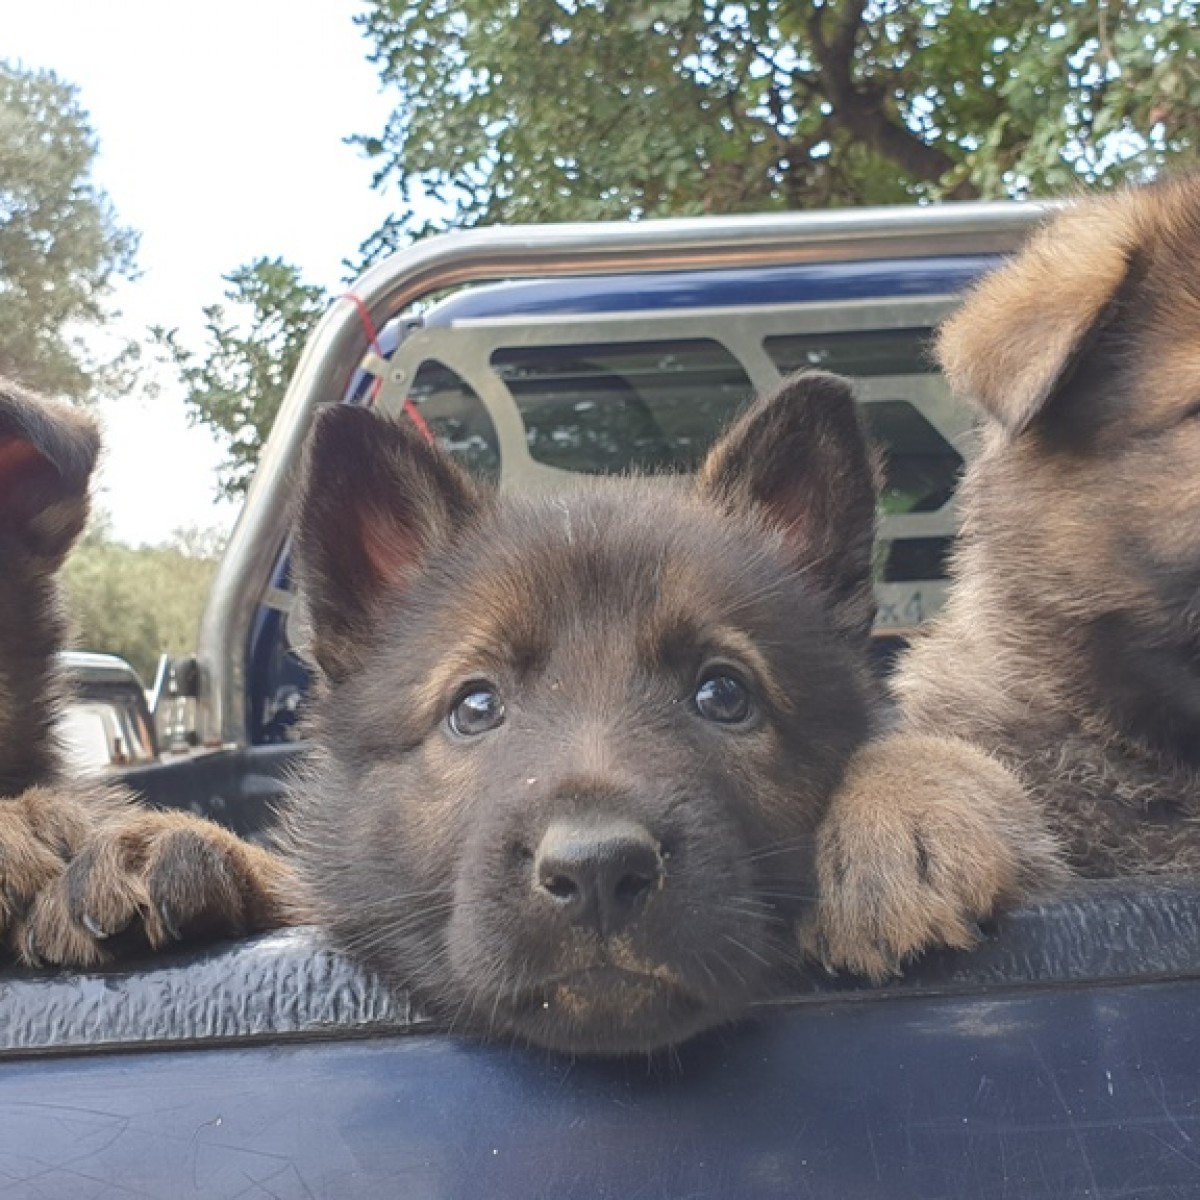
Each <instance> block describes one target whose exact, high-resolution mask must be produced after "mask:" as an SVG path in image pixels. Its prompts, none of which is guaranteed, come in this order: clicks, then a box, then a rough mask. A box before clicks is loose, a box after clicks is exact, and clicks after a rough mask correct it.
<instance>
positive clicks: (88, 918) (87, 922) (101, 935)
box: [79, 913, 109, 942]
mask: <svg viewBox="0 0 1200 1200" xmlns="http://www.w3.org/2000/svg"><path fill="white" fill-rule="evenodd" d="M79 920H80V923H81V924H82V925H83V927H84V929H86V930H87V931H88V933H90V934H91V935H92V937H94V938H95V939H96V940H97V941H98V942H102V941H104V939H105V938H107V937H108V936H109V933H108V930H107V929H104V928H103V927H102V926H101V925H100V922H99V921H97V920H96V918H95V917H93V916H92V915H91V913H84V914H83V916H82V917H80V918H79Z"/></svg>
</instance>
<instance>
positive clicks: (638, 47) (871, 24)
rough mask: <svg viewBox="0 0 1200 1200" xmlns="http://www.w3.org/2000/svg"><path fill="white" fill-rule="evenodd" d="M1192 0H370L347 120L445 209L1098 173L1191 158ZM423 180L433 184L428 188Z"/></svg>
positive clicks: (570, 208) (870, 193)
mask: <svg viewBox="0 0 1200 1200" xmlns="http://www.w3.org/2000/svg"><path fill="white" fill-rule="evenodd" d="M1196 8H1197V4H1196V0H1159V2H1158V3H1155V4H1153V5H1151V4H1147V3H1139V2H1136V0H1003V2H1001V0H964V2H961V3H960V2H958V0H922V2H921V3H911V2H910V0H870V2H867V0H821V2H816V0H814V2H813V3H807V4H795V3H791V2H790V0H755V2H752V3H746V4H728V3H723V2H719V0H707V2H706V0H620V2H618V0H522V2H521V3H519V4H518V3H515V2H514V0H508V2H505V3H500V4H497V3H495V0H462V2H461V3H455V4H450V3H448V2H447V0H403V2H402V0H375V3H373V4H371V5H370V6H369V7H368V9H367V11H366V12H365V13H364V15H363V16H362V17H361V18H360V24H361V25H362V27H363V30H364V32H365V33H366V35H367V37H368V40H369V42H370V43H371V45H372V47H373V53H372V61H373V62H374V63H375V65H376V67H377V68H378V70H379V72H380V76H381V79H382V80H383V83H384V85H385V86H387V87H389V88H391V89H392V90H393V91H394V93H395V96H396V108H395V111H394V112H393V114H392V117H391V119H390V120H389V122H388V124H387V128H386V129H385V130H383V131H382V132H374V133H372V134H370V135H369V136H365V137H363V138H361V139H359V144H360V145H361V146H362V148H363V150H364V151H365V152H366V153H367V154H368V155H369V156H370V157H372V158H373V159H375V160H376V162H377V163H378V167H379V170H378V180H377V182H378V186H380V187H382V188H386V189H390V190H394V191H395V192H396V194H397V195H398V198H399V204H398V209H397V212H398V216H397V219H396V220H395V221H393V222H391V223H390V225H389V227H388V229H387V230H385V231H383V232H382V233H381V235H380V236H378V237H376V238H375V239H373V240H372V242H371V243H369V244H368V246H366V247H364V252H365V253H366V254H367V255H368V256H371V255H376V254H379V253H383V252H385V251H386V250H388V249H392V248H394V247H395V246H396V245H397V244H399V243H401V242H402V241H404V240H407V239H409V238H412V237H420V236H423V235H424V234H427V233H430V232H434V231H437V230H439V229H444V228H448V227H457V226H461V225H475V224H485V223H491V222H499V221H504V222H513V221H558V220H584V219H591V218H637V217H643V216H659V215H674V214H680V213H692V212H732V211H746V210H771V209H779V208H807V207H814V208H815V207H828V206H831V205H842V204H867V203H883V202H889V201H897V200H904V199H906V198H907V199H937V198H941V197H946V196H970V195H984V196H992V197H999V196H1005V195H1024V194H1029V193H1034V194H1045V193H1047V192H1059V191H1061V190H1062V189H1063V188H1064V187H1067V186H1070V185H1072V184H1074V183H1077V182H1079V181H1084V182H1089V183H1096V184H1103V185H1108V184H1112V183H1115V182H1119V181H1120V180H1122V179H1125V178H1129V177H1138V176H1141V175H1144V174H1146V173H1148V172H1153V171H1156V170H1158V169H1159V168H1160V167H1162V166H1163V165H1165V164H1166V163H1167V162H1169V161H1181V162H1184V163H1186V162H1194V161H1196V158H1197V149H1196V134H1197V117H1196V116H1195V115H1194V114H1196V113H1197V112H1200V105H1198V104H1197V101H1198V100H1200V73H1198V71H1197V49H1198V35H1197V32H1196V29H1195V26H1196V24H1197V22H1196V17H1197V13H1196ZM429 197H434V198H436V199H437V200H438V201H440V202H441V206H432V205H430V204H429V203H428V198H429Z"/></svg>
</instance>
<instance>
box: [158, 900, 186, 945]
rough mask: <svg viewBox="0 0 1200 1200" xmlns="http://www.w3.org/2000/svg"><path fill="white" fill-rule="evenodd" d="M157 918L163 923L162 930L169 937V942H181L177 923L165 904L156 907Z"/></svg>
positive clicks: (181, 936)
mask: <svg viewBox="0 0 1200 1200" xmlns="http://www.w3.org/2000/svg"><path fill="white" fill-rule="evenodd" d="M158 916H159V920H161V921H162V923H163V928H164V929H165V930H166V931H167V932H168V933H169V934H170V935H171V940H172V941H174V942H179V941H182V940H183V934H182V933H180V931H179V922H178V921H176V920H175V917H174V914H173V913H172V912H171V910H170V909H169V908H168V907H167V906H166V905H165V904H160V905H159V906H158Z"/></svg>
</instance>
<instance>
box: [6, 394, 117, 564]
mask: <svg viewBox="0 0 1200 1200" xmlns="http://www.w3.org/2000/svg"><path fill="white" fill-rule="evenodd" d="M99 452H100V435H99V433H98V432H97V430H96V426H95V424H94V423H93V422H92V420H91V418H90V417H88V416H87V415H86V414H84V413H82V412H79V411H78V410H77V409H73V408H68V407H67V406H66V405H63V404H55V403H51V402H49V401H46V400H42V399H40V398H39V397H36V396H34V395H33V394H32V393H30V392H27V391H25V390H24V389H22V388H19V387H17V386H16V385H15V384H12V383H8V382H5V381H3V380H0V537H3V538H4V540H5V541H8V542H9V544H10V545H11V544H13V543H14V542H15V544H16V545H17V546H19V547H20V549H21V550H22V551H23V552H24V553H26V554H28V555H30V556H32V557H33V559H34V560H35V561H36V562H37V563H38V565H39V566H40V567H41V568H42V569H44V570H47V571H52V570H54V569H55V568H57V567H58V566H59V564H60V563H61V562H62V560H63V559H64V558H65V557H66V554H67V551H68V550H70V548H71V546H72V545H73V544H74V541H75V539H76V538H77V537H78V536H79V534H80V533H81V532H82V531H83V527H84V525H85V524H86V523H87V514H88V481H89V480H90V478H91V474H92V471H93V469H94V468H95V466H96V458H97V456H98V454H99ZM0 544H2V543H0Z"/></svg>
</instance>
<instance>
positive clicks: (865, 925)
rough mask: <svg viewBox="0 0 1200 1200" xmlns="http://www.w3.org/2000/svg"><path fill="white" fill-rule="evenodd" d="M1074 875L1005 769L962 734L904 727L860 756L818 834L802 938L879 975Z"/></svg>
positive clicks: (827, 957)
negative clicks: (813, 899) (812, 895)
mask: <svg viewBox="0 0 1200 1200" xmlns="http://www.w3.org/2000/svg"><path fill="white" fill-rule="evenodd" d="M1064 877H1065V870H1064V868H1063V866H1062V863H1061V859H1060V857H1059V851H1058V847H1057V844H1056V843H1055V841H1054V839H1053V837H1052V836H1051V835H1050V833H1049V832H1048V831H1047V830H1046V829H1045V827H1044V825H1043V823H1042V821H1041V818H1040V815H1039V814H1038V812H1037V809H1036V808H1035V806H1034V804H1033V802H1032V801H1031V799H1030V798H1029V796H1028V795H1027V793H1026V791H1025V789H1024V787H1023V786H1022V785H1021V783H1020V782H1019V781H1018V780H1017V779H1016V778H1015V777H1014V776H1013V775H1012V774H1010V773H1009V772H1008V771H1007V770H1006V769H1005V768H1004V767H1002V766H1001V765H1000V764H999V763H997V762H996V761H995V760H993V759H991V758H989V757H988V756H987V755H985V754H983V753H982V752H980V751H978V750H976V749H975V748H974V747H972V746H970V745H968V744H967V743H966V742H962V741H959V740H957V739H951V738H938V737H926V736H918V735H908V734H899V735H896V736H893V737H890V738H887V739H884V740H883V741H880V742H877V743H874V744H871V745H868V746H866V747H864V748H863V749H862V750H861V751H860V752H859V754H858V755H857V756H856V758H855V760H854V762H853V763H852V764H851V767H850V770H849V771H848V772H847V775H846V779H845V781H844V782H843V785H842V787H841V789H840V790H839V792H838V794H837V795H836V796H835V798H834V800H833V802H832V804H831V806H830V809H829V812H828V813H827V815H826V817H825V819H824V821H823V823H822V825H821V828H820V830H819V831H818V837H817V903H816V906H815V911H814V913H813V915H812V916H811V917H810V918H809V919H808V921H806V922H805V923H804V924H803V925H802V927H801V928H800V930H799V933H800V939H801V944H802V946H803V948H804V949H805V951H806V952H807V953H808V954H809V955H810V956H812V957H815V958H817V959H819V960H820V961H822V962H823V963H824V964H825V965H826V967H827V968H828V969H830V970H831V971H849V972H852V973H853V974H856V975H866V976H868V977H869V978H871V979H872V980H874V981H875V982H881V981H883V980H885V979H887V978H888V977H890V976H892V975H895V974H898V973H899V971H900V969H901V967H902V966H903V965H904V963H905V962H906V961H908V960H909V959H911V958H912V957H914V956H915V955H917V954H919V953H921V951H923V950H926V949H928V948H929V947H931V946H951V947H954V948H956V949H964V950H965V949H969V948H971V947H972V946H974V945H975V944H976V943H977V942H978V940H979V936H980V935H979V922H980V921H981V920H984V919H986V918H988V917H991V916H994V915H995V914H996V913H998V912H1000V911H1001V910H1003V909H1004V908H1007V907H1011V906H1012V905H1014V904H1016V903H1018V902H1019V901H1021V900H1022V899H1023V898H1025V897H1026V896H1028V895H1029V894H1031V892H1033V891H1034V890H1040V889H1042V888H1045V887H1047V886H1050V885H1052V884H1054V883H1056V882H1058V881H1060V880H1061V879H1063V878H1064Z"/></svg>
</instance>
